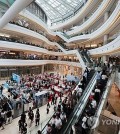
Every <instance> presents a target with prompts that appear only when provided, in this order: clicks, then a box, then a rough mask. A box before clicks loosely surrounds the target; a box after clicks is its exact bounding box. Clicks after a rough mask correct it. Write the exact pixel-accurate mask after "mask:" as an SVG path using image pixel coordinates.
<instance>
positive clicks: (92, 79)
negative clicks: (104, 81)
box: [59, 70, 96, 134]
mask: <svg viewBox="0 0 120 134" xmlns="http://www.w3.org/2000/svg"><path fill="white" fill-rule="evenodd" d="M86 83H87V85H86V86H85V89H84V93H83V94H82V96H81V98H80V100H79V101H78V103H77V104H76V106H75V108H74V110H73V111H72V113H71V114H70V116H69V118H68V121H67V123H66V124H63V128H62V129H61V131H60V132H59V134H68V133H69V132H70V129H71V127H72V124H74V123H75V122H76V120H77V119H78V117H79V116H80V115H81V113H82V111H83V109H84V108H85V105H86V103H87V100H88V97H89V95H90V94H91V91H92V89H93V88H94V87H95V85H96V73H95V71H94V70H91V71H90V73H89V74H88V78H87V82H86Z"/></svg>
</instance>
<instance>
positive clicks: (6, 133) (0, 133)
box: [0, 99, 59, 134]
mask: <svg viewBox="0 0 120 134" xmlns="http://www.w3.org/2000/svg"><path fill="white" fill-rule="evenodd" d="M58 102H59V99H58ZM46 107H47V106H46V105H44V106H42V107H40V108H39V110H40V125H39V126H38V127H36V126H35V122H33V123H32V126H31V127H29V126H30V120H29V119H28V116H27V125H28V127H27V128H28V134H36V133H37V130H41V129H42V128H43V127H44V126H45V125H46V123H47V122H48V121H49V119H50V118H51V116H52V115H53V113H54V108H53V105H51V107H50V111H49V114H47V113H46ZM35 112H36V110H34V114H35ZM26 115H27V114H26ZM19 119H20V117H18V118H16V119H14V120H12V123H11V124H8V125H5V126H4V127H5V129H4V130H0V134H19V131H18V120H19Z"/></svg>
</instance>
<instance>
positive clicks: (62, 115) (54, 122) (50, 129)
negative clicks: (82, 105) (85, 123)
mask: <svg viewBox="0 0 120 134" xmlns="http://www.w3.org/2000/svg"><path fill="white" fill-rule="evenodd" d="M89 73H90V70H89V69H88V68H86V70H85V71H84V74H83V76H82V78H81V81H80V82H79V84H78V86H77V87H76V88H75V89H74V90H72V91H69V92H68V94H67V97H65V98H64V99H63V100H61V101H60V102H59V103H58V106H57V109H56V104H55V107H54V108H55V114H54V115H53V117H52V118H51V120H50V121H49V122H48V123H47V125H46V127H45V128H44V129H43V130H42V132H44V133H45V134H55V133H61V129H62V128H63V126H64V125H65V123H67V120H68V118H69V117H70V114H71V113H72V111H73V110H74V107H75V105H76V104H77V103H78V102H79V99H80V97H81V96H82V94H83V92H84V90H85V87H86V85H87V82H88V81H87V80H88V75H89ZM52 100H55V98H54V99H52ZM48 107H49V104H48Z"/></svg>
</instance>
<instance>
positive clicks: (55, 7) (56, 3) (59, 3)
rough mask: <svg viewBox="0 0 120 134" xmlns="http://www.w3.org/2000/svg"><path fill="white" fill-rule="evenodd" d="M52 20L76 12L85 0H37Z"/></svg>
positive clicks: (60, 18)
mask: <svg viewBox="0 0 120 134" xmlns="http://www.w3.org/2000/svg"><path fill="white" fill-rule="evenodd" d="M36 3H37V4H38V5H39V6H40V7H41V8H42V9H43V10H44V11H45V13H46V14H47V16H48V18H49V19H50V20H51V21H52V22H56V21H60V20H63V19H64V18H66V17H68V16H70V15H72V14H74V12H75V11H76V10H78V9H79V8H80V7H81V6H82V5H83V0H36Z"/></svg>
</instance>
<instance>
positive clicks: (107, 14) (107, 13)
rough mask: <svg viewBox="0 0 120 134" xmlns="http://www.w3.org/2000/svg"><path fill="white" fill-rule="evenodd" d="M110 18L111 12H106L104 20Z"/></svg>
mask: <svg viewBox="0 0 120 134" xmlns="http://www.w3.org/2000/svg"><path fill="white" fill-rule="evenodd" d="M108 18H109V12H108V11H107V12H105V14H104V22H105V21H107V19H108Z"/></svg>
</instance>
